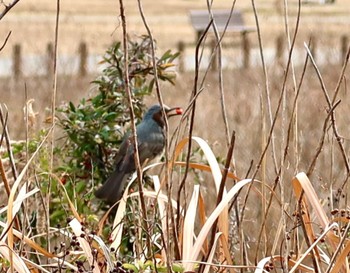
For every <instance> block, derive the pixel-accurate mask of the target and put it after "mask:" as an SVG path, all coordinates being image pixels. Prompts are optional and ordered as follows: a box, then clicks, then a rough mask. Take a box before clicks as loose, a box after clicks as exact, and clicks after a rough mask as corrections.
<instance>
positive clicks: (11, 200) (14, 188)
mask: <svg viewBox="0 0 350 273" xmlns="http://www.w3.org/2000/svg"><path fill="white" fill-rule="evenodd" d="M54 126H55V125H53V126H52V127H51V128H50V129H49V131H48V132H47V134H46V136H45V137H44V139H43V140H42V142H41V143H40V144H39V146H38V148H37V149H36V150H35V152H34V153H33V155H32V156H31V157H30V158H29V160H28V162H27V164H26V165H24V167H23V169H22V171H21V173H20V174H19V175H18V177H17V179H16V181H15V183H14V184H13V186H12V188H11V192H10V196H9V200H8V208H9V209H8V210H7V227H10V225H11V223H12V221H13V219H14V217H15V216H16V213H15V211H14V210H13V207H14V201H15V194H16V192H17V189H18V187H19V184H20V183H21V182H22V180H23V178H24V176H25V174H26V172H27V170H28V168H29V166H30V164H31V163H32V161H33V159H34V158H35V157H36V155H37V154H38V153H39V151H40V149H41V147H42V146H43V144H44V143H45V142H46V140H47V138H48V137H49V135H50V134H51V132H52V129H53V128H54ZM7 235H8V247H9V248H10V250H11V251H10V252H9V255H10V258H9V261H10V264H11V268H12V265H13V261H12V253H13V252H12V251H13V242H14V238H13V230H12V228H10V229H9V230H8V234H7ZM12 269H13V268H12Z"/></svg>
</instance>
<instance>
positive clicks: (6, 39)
mask: <svg viewBox="0 0 350 273" xmlns="http://www.w3.org/2000/svg"><path fill="white" fill-rule="evenodd" d="M11 33H12V31H9V33H8V34H7V36H6V38H5V41H4V43H3V44H2V46H1V47H0V52H1V50H3V49H4V47H5V46H6V44H7V41H8V39H9V38H10V35H11Z"/></svg>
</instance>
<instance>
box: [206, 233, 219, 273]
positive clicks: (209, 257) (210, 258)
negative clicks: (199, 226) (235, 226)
mask: <svg viewBox="0 0 350 273" xmlns="http://www.w3.org/2000/svg"><path fill="white" fill-rule="evenodd" d="M221 235H222V232H217V233H216V234H215V238H214V242H213V245H212V246H211V249H210V253H209V256H208V259H207V261H206V262H207V263H209V264H206V265H205V267H204V270H203V273H209V272H210V271H209V270H210V268H211V265H210V264H211V263H212V262H213V259H214V257H215V254H216V246H217V243H218V241H219V238H220V236H221Z"/></svg>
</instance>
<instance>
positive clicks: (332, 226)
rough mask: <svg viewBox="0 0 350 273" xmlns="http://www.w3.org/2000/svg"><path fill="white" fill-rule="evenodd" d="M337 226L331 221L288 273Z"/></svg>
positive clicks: (291, 272)
mask: <svg viewBox="0 0 350 273" xmlns="http://www.w3.org/2000/svg"><path fill="white" fill-rule="evenodd" d="M335 227H337V224H335V223H333V224H331V225H330V226H328V227H327V228H326V229H325V230H324V232H323V233H322V234H321V235H320V236H319V237H318V238H317V240H315V241H314V242H313V243H312V245H311V246H310V247H309V248H308V249H307V250H306V251H305V253H303V255H301V257H300V258H299V260H298V261H296V263H295V265H294V266H293V267H292V269H291V270H290V271H289V273H293V272H295V271H296V270H297V269H298V268H299V265H301V263H302V261H303V260H304V259H305V258H306V257H307V256H308V255H309V254H310V252H311V251H312V250H313V249H315V248H316V247H317V245H318V244H319V243H320V242H321V241H322V238H323V237H325V236H327V234H328V232H330V231H331V232H333V228H335Z"/></svg>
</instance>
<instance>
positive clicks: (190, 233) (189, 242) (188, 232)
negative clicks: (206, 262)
mask: <svg viewBox="0 0 350 273" xmlns="http://www.w3.org/2000/svg"><path fill="white" fill-rule="evenodd" d="M198 195H199V185H195V186H194V188H193V193H192V197H191V200H190V203H189V205H188V208H187V212H186V216H185V219H184V227H183V239H182V258H183V259H184V260H189V259H190V257H191V251H192V248H193V240H194V223H195V220H196V215H197V204H198ZM191 266H192V264H187V263H184V264H183V267H184V268H185V271H187V270H190V267H191Z"/></svg>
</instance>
